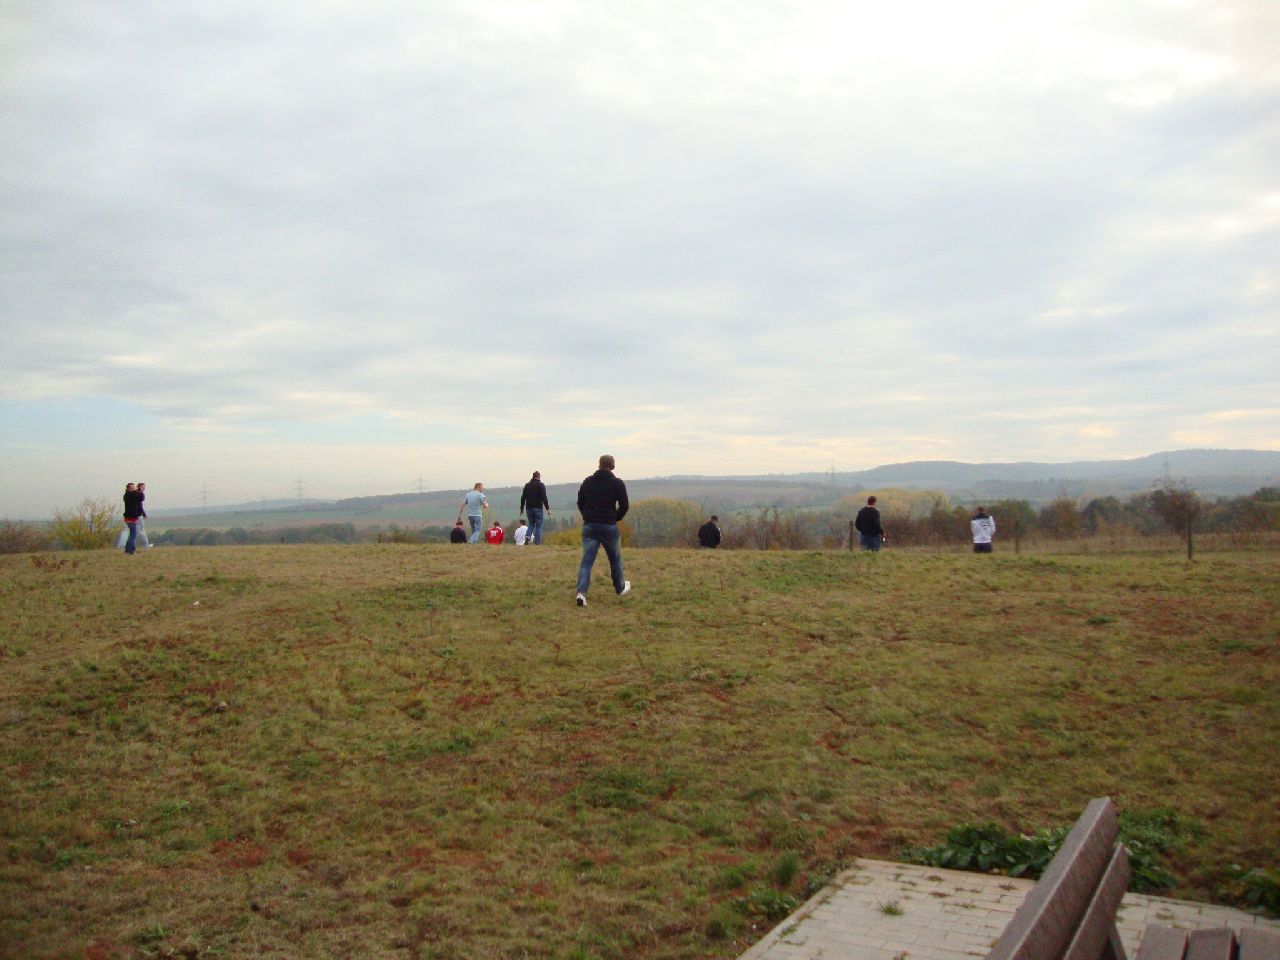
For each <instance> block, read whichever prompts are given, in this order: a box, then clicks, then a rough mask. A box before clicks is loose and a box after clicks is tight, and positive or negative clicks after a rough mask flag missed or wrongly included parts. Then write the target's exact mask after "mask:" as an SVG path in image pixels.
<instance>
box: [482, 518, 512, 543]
mask: <svg viewBox="0 0 1280 960" xmlns="http://www.w3.org/2000/svg"><path fill="white" fill-rule="evenodd" d="M506 538H507V535H506V534H505V533H503V532H502V524H500V523H499V522H498V521H497V520H495V521H493V526H492V527H490V528H489V529H488V530H486V531H485V532H484V542H485V543H492V544H493V545H494V546H495V547H496V546H497V545H498V544H500V543H502V541H503V540H505V539H506Z"/></svg>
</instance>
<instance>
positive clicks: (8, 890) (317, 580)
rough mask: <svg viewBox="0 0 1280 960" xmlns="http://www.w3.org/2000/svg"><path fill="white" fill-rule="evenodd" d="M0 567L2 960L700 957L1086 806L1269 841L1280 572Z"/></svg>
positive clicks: (1274, 815) (775, 563)
mask: <svg viewBox="0 0 1280 960" xmlns="http://www.w3.org/2000/svg"><path fill="white" fill-rule="evenodd" d="M577 559H578V557H577V552H576V551H575V550H572V549H568V548H563V549H561V548H542V549H541V550H534V549H531V548H530V549H524V550H516V549H492V548H487V547H474V548H467V547H452V548H451V547H444V546H439V547H424V546H401V545H365V546H348V547H305V546H292V547H248V548H220V547H210V548H165V549H157V550H152V551H149V552H146V553H143V554H139V555H138V556H136V557H133V558H128V557H125V556H123V555H122V554H119V553H117V552H115V551H99V552H96V553H91V554H74V553H61V554H45V555H38V556H3V557H0V665H2V669H0V724H2V725H0V767H2V769H3V771H4V776H3V777H0V831H2V835H3V841H4V844H5V856H4V857H3V858H0V885H3V888H4V893H5V895H4V897H3V900H2V901H0V956H3V957H10V956H12V957H19V956H21V957H33V958H53V957H58V958H77V960H79V958H84V957H92V958H95V960H105V958H110V957H118V958H124V957H143V956H149V957H152V956H153V957H229V958H250V957H253V958H258V957H268V956H272V957H298V958H304V957H305V958H338V957H373V958H378V957H394V958H403V960H426V958H464V957H465V958H508V957H509V958H516V957H545V958H557V960H560V958H563V960H587V958H599V960H614V958H623V957H627V958H632V957H639V958H711V957H723V958H729V957H734V956H736V955H737V954H739V953H740V952H741V951H742V950H743V949H745V947H746V945H747V944H749V943H751V942H753V941H754V940H755V939H757V938H758V937H759V936H760V935H761V934H762V933H763V931H764V930H765V929H766V928H767V927H768V926H769V925H770V924H771V922H772V920H771V919H770V918H771V917H774V916H777V915H778V914H779V912H780V911H781V912H785V909H786V907H787V906H788V905H789V904H791V903H794V902H796V901H798V900H800V899H802V898H803V897H804V896H805V895H806V894H807V893H808V892H810V891H812V890H814V889H817V888H818V887H819V886H820V885H821V884H822V883H823V882H824V880H825V879H827V878H828V877H830V876H831V875H832V874H833V873H834V872H835V871H836V870H837V869H838V868H839V867H840V866H841V865H842V864H844V863H847V862H848V861H849V860H850V859H852V858H854V857H856V856H880V857H893V856H894V855H895V854H897V853H898V852H899V851H900V850H901V849H902V848H903V847H904V846H906V845H919V844H926V843H933V842H936V841H937V840H938V839H939V838H940V837H941V836H942V834H943V833H944V832H945V831H946V830H947V828H949V827H951V826H953V825H955V824H957V823H959V822H961V821H965V820H988V819H992V820H996V821H998V822H999V823H1001V824H1003V825H1004V826H1006V827H1009V828H1012V829H1018V830H1032V829H1035V828H1037V827H1041V826H1046V825H1051V824H1060V823H1066V822H1069V821H1070V820H1072V819H1074V817H1075V816H1076V815H1077V814H1078V813H1079V811H1080V809H1081V808H1082V807H1083V805H1084V803H1085V801H1086V800H1087V799H1088V798H1090V797H1092V796H1097V795H1101V794H1111V795H1112V796H1114V797H1116V799H1117V801H1118V803H1119V805H1120V807H1121V808H1122V809H1123V810H1130V811H1152V810H1156V809H1160V808H1168V809H1171V810H1173V811H1175V812H1177V813H1178V814H1181V815H1182V816H1184V817H1187V818H1191V819H1193V820H1194V821H1196V822H1197V823H1198V824H1200V825H1201V826H1202V828H1203V832H1202V834H1201V835H1199V836H1198V837H1195V838H1193V839H1191V840H1189V841H1188V842H1187V843H1186V844H1185V846H1184V847H1183V848H1182V849H1180V850H1178V851H1176V852H1175V854H1174V855H1173V857H1172V858H1171V859H1170V860H1169V861H1168V866H1169V867H1170V869H1172V870H1173V872H1174V874H1175V875H1176V876H1177V878H1178V882H1179V886H1178V887H1177V888H1176V889H1175V890H1173V891H1171V893H1172V894H1174V895H1179V896H1188V897H1195V898H1206V899H1207V898H1212V897H1215V896H1217V895H1218V891H1219V888H1220V885H1221V884H1222V882H1223V880H1224V879H1225V878H1226V877H1227V875H1228V872H1229V868H1230V866H1231V865H1232V864H1242V865H1245V866H1264V865H1274V864H1275V863H1276V861H1277V851H1278V850H1280V751H1277V749H1276V744H1277V743H1280V697H1277V696H1276V691H1277V690H1280V555H1277V553H1275V552H1268V551H1261V550H1256V551H1252V552H1238V553H1233V552H1215V553H1213V554H1212V555H1210V556H1206V557H1204V558H1202V559H1201V560H1200V561H1199V562H1197V563H1195V564H1191V565H1188V564H1186V563H1185V562H1184V561H1183V560H1181V559H1180V558H1179V557H1178V556H1177V555H1176V554H1175V553H1169V554H1167V555H1152V554H1144V555H1114V554H1091V555H1054V556H1043V555H1035V556H1023V557H1015V556H1013V555H1012V554H1011V553H1010V552H1007V551H1006V552H1003V553H999V554H996V555H995V556H992V557H987V558H982V557H973V556H971V555H968V554H925V553H911V554H905V553H904V554H894V553H886V554H883V555H880V556H866V555H851V554H848V553H843V552H797V553H758V552H736V553H722V552H717V553H710V552H701V553H698V552H694V551H674V550H643V551H642V550H633V551H630V552H628V553H627V555H626V562H627V564H628V576H629V577H630V578H631V579H632V580H633V581H634V582H635V591H634V595H633V596H631V597H629V598H627V599H626V600H618V599H617V598H615V597H613V596H612V595H611V591H610V590H609V588H608V580H607V567H606V566H604V562H603V558H602V560H601V566H598V568H597V573H596V589H595V590H594V591H593V593H592V594H591V602H590V605H589V606H588V607H586V608H585V609H579V608H577V607H575V606H574V605H573V603H572V579H573V574H574V571H575V569H576V566H577Z"/></svg>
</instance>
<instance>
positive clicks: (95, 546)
mask: <svg viewBox="0 0 1280 960" xmlns="http://www.w3.org/2000/svg"><path fill="white" fill-rule="evenodd" d="M121 526H122V523H121V521H120V520H119V519H117V518H116V508H115V506H114V504H112V503H111V502H110V501H109V500H94V499H93V498H91V497H85V498H84V499H83V500H81V501H80V503H79V504H78V505H77V506H75V507H73V508H72V509H70V510H59V511H58V512H57V513H55V514H54V515H53V537H54V539H55V540H57V541H58V542H59V543H61V544H62V545H63V546H64V547H66V548H67V549H68V550H105V549H106V548H107V547H110V546H112V545H113V544H114V543H115V540H116V537H117V536H118V535H119V534H120V529H121Z"/></svg>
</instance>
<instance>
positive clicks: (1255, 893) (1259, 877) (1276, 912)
mask: <svg viewBox="0 0 1280 960" xmlns="http://www.w3.org/2000/svg"><path fill="white" fill-rule="evenodd" d="M1220 892H1221V894H1222V895H1223V896H1224V897H1225V898H1226V899H1228V900H1234V901H1235V902H1236V903H1241V904H1244V905H1245V906H1246V907H1248V908H1250V909H1252V910H1256V911H1258V912H1259V913H1264V914H1266V915H1267V916H1271V917H1280V870H1277V869H1275V868H1273V867H1253V868H1252V869H1249V868H1247V867H1242V866H1240V865H1239V864H1234V863H1233V864H1232V865H1231V868H1230V869H1229V870H1228V872H1227V880H1226V882H1225V883H1224V884H1223V885H1222V889H1221V891H1220Z"/></svg>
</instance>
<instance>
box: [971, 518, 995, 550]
mask: <svg viewBox="0 0 1280 960" xmlns="http://www.w3.org/2000/svg"><path fill="white" fill-rule="evenodd" d="M969 527H970V528H971V529H972V530H973V552H974V553H990V552H991V538H992V537H993V536H995V532H996V518H995V517H992V516H989V515H988V514H987V508H986V507H979V508H978V512H977V513H975V514H974V515H973V519H972V520H970V521H969Z"/></svg>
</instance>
